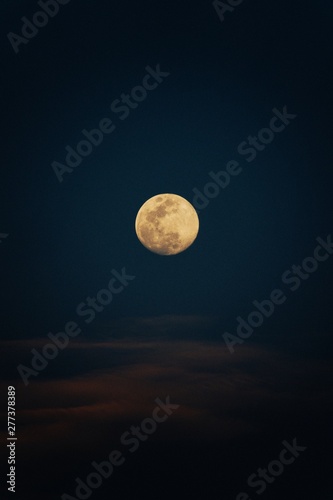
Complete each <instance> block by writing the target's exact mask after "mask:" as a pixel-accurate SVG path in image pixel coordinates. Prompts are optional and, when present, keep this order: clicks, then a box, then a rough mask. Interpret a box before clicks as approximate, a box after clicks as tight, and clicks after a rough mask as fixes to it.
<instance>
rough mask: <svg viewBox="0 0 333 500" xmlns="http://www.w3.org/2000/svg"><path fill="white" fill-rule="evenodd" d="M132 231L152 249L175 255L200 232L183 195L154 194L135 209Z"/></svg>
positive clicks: (187, 245)
mask: <svg viewBox="0 0 333 500" xmlns="http://www.w3.org/2000/svg"><path fill="white" fill-rule="evenodd" d="M135 231H136V234H137V237H138V238H139V240H140V241H141V243H142V244H143V245H144V246H145V247H146V248H148V250H150V251H151V252H154V253H157V254H159V255H175V254H177V253H180V252H183V251H184V250H186V249H187V248H188V247H189V246H190V245H192V243H193V241H194V240H195V239H196V237H197V234H198V231H199V219H198V216H197V213H196V211H195V209H194V208H193V206H192V205H191V203H189V202H188V201H187V200H185V198H182V197H181V196H178V195H177V194H169V193H164V194H157V195H156V196H153V197H152V198H149V200H147V201H146V202H145V203H144V204H143V205H142V207H141V208H140V210H139V211H138V214H137V216H136V219H135Z"/></svg>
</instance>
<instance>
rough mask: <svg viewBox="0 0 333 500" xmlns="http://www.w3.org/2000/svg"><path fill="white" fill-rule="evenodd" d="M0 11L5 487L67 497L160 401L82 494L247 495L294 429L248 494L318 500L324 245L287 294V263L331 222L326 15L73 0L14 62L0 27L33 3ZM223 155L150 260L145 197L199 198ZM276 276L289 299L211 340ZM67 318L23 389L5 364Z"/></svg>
mask: <svg viewBox="0 0 333 500" xmlns="http://www.w3.org/2000/svg"><path fill="white" fill-rule="evenodd" d="M0 9H1V16H0V18H1V20H0V27H1V33H2V54H3V58H2V61H3V64H2V71H1V83H2V85H3V87H2V88H3V91H2V93H1V104H2V121H3V131H2V137H3V147H2V159H3V161H2V171H1V182H0V196H1V197H0V200H1V201H0V203H1V218H0V235H1V234H8V236H7V238H6V239H3V238H1V239H0V253H1V255H0V266H1V291H2V297H1V305H2V308H1V349H2V351H1V352H2V353H3V359H2V363H1V366H0V376H1V378H0V386H1V394H2V397H1V401H5V399H6V387H7V386H8V385H11V384H12V385H15V386H16V389H17V411H18V414H17V426H18V443H19V445H18V449H17V455H18V465H17V467H18V469H19V471H20V472H19V473H18V476H17V491H18V494H17V497H18V498H25V499H28V500H30V499H33V500H42V499H43V500H55V499H60V498H61V494H62V493H65V492H66V493H68V494H71V495H74V491H75V478H76V477H81V478H82V479H83V478H85V477H86V475H87V474H88V473H89V471H90V467H91V465H90V464H91V462H92V461H94V460H96V461H98V460H103V459H104V458H105V457H106V456H107V454H108V453H109V452H110V451H111V450H112V449H116V448H117V445H118V443H119V439H120V436H121V435H122V433H123V432H124V431H125V430H126V429H128V428H129V427H130V426H131V425H136V424H138V423H140V422H141V420H142V419H144V418H146V417H149V416H150V415H151V413H152V411H153V409H154V406H155V403H154V401H155V399H156V398H157V397H159V398H160V399H162V400H164V399H165V398H166V397H167V395H170V398H171V400H172V401H175V402H176V403H177V404H179V405H180V407H179V410H177V411H176V412H175V413H174V414H173V415H172V416H171V417H170V418H169V419H168V420H167V422H166V423H165V424H163V425H162V424H161V426H160V427H158V428H157V430H156V432H155V433H154V434H153V435H152V436H150V437H149V439H148V440H147V442H144V443H142V444H141V446H140V450H138V451H137V452H136V453H133V456H131V454H130V453H129V454H127V455H129V456H128V460H126V465H124V466H122V467H121V468H119V470H117V471H116V472H117V475H116V473H115V474H114V475H113V477H112V478H110V479H109V480H107V481H106V482H105V484H104V485H103V487H101V488H99V489H98V490H96V491H95V492H94V493H93V495H92V498H96V499H101V500H104V499H109V498H113V497H115V496H116V495H118V496H119V495H122V496H123V497H124V498H130V497H137V498H141V497H142V498H147V499H150V498H156V496H157V495H158V496H159V497H160V498H169V497H170V495H171V493H172V494H174V495H175V494H176V495H179V496H182V497H183V498H189V497H193V498H206V497H207V498H211V499H215V498H216V499H218V498H225V499H227V500H229V499H230V500H234V499H236V497H237V494H238V493H239V492H241V491H247V493H249V494H250V493H251V496H250V498H251V500H253V498H256V497H257V496H258V495H256V494H255V493H254V492H253V491H252V492H251V490H250V489H249V488H248V487H246V481H247V478H248V476H249V475H250V474H251V473H254V472H255V471H256V470H257V469H258V467H260V466H263V467H264V466H266V465H267V464H268V463H269V462H270V461H271V460H274V459H276V458H277V457H278V455H279V452H280V451H281V449H282V446H283V445H282V441H283V440H289V441H292V440H293V439H294V438H295V437H297V439H298V440H299V442H300V444H301V445H304V446H307V447H308V449H307V450H306V451H305V452H304V454H302V455H301V457H300V458H299V459H297V461H296V462H295V464H293V465H291V466H290V467H287V468H286V471H285V472H284V473H283V475H281V476H280V477H278V478H277V479H276V481H275V482H274V483H273V484H272V485H268V488H267V491H266V492H265V493H263V494H262V495H260V496H261V497H262V498H269V499H273V500H274V499H281V498H286V499H288V500H289V499H293V500H298V498H299V499H302V500H304V499H311V500H313V499H314V498H316V499H318V500H321V498H323V499H326V498H328V495H329V492H330V488H329V470H330V469H329V467H328V460H329V452H328V449H327V443H328V442H329V440H330V437H331V431H330V426H329V422H330V421H331V417H332V413H331V410H330V404H329V401H330V397H331V395H332V394H331V392H332V389H331V386H332V372H331V371H330V364H331V359H332V357H331V348H332V339H331V334H332V314H331V311H332V309H331V304H332V291H333V290H332V271H333V256H331V258H328V259H327V260H326V261H324V262H320V263H319V266H318V270H317V271H315V272H314V273H313V274H311V276H310V277H309V278H308V279H304V280H303V279H301V280H300V286H299V288H298V289H297V290H296V291H292V290H291V285H290V283H289V284H287V283H283V282H282V276H283V274H284V273H286V272H287V271H288V270H291V269H292V266H293V265H300V264H302V261H303V260H304V259H305V258H307V257H312V256H313V254H314V250H315V248H316V247H317V246H318V242H317V241H316V239H317V238H318V237H320V238H322V239H323V240H326V239H327V237H328V236H329V235H330V234H333V223H332V222H333V221H332V180H333V174H332V167H331V137H332V134H331V132H332V126H331V121H332V120H331V114H332V105H331V102H332V100H331V89H332V79H331V76H330V74H331V68H330V62H331V60H332V46H333V45H332V35H331V25H332V15H333V7H332V6H331V5H327V2H324V1H318V2H316V3H315V4H314V3H312V2H304V1H303V2H301V1H300V0H295V1H293V2H287V1H282V2H274V1H273V0H267V1H265V2H260V1H259V0H251V1H250V0H244V2H243V3H241V4H240V5H239V6H238V7H235V9H234V11H233V12H229V13H228V12H227V13H226V14H225V19H224V21H223V22H221V20H220V19H219V16H218V14H217V12H216V10H215V9H214V7H213V4H212V2H211V1H208V2H207V1H203V0H194V1H191V2H166V1H160V2H153V1H149V0H144V1H143V2H133V1H122V2H118V3H115V2H108V1H106V0H97V1H96V2H94V3H92V2H88V1H85V0H82V1H80V2H75V1H74V0H72V1H70V2H69V3H68V4H66V5H61V6H60V8H59V12H58V13H57V15H55V16H54V17H53V18H52V19H50V20H49V22H48V24H47V25H46V26H45V27H43V28H40V29H39V32H38V34H37V35H36V36H35V37H34V38H31V40H30V41H29V42H28V43H27V44H21V45H20V46H19V52H18V53H17V54H15V52H14V50H13V48H12V46H11V44H10V42H9V40H8V38H7V33H9V32H14V33H16V34H21V28H22V24H23V22H22V21H21V18H22V17H23V16H26V17H27V18H28V19H32V17H33V15H34V13H35V12H36V11H38V10H40V7H38V4H37V2H35V1H30V0H25V1H21V2H19V4H15V5H14V4H13V3H12V2H10V1H9V0H3V2H2V5H1V8H0ZM157 65H160V69H161V71H163V72H166V73H169V76H167V77H165V79H164V80H163V82H162V83H160V84H159V85H158V87H157V88H156V89H154V90H151V91H149V92H148V95H147V97H146V99H145V100H143V101H142V102H140V103H139V105H138V107H137V108H136V109H132V110H131V111H130V113H129V115H128V116H127V117H126V119H124V120H121V118H120V115H119V114H116V113H114V112H113V111H111V109H110V106H111V103H113V102H114V101H115V100H116V99H120V96H121V95H122V94H123V93H125V94H126V93H130V92H131V90H132V89H133V88H134V87H135V86H137V85H141V83H142V81H143V78H144V77H145V75H146V74H147V69H146V68H147V67H148V66H149V67H150V68H156V66H157ZM285 106H286V107H287V110H288V113H291V114H295V115H297V116H296V118H295V119H293V120H291V121H290V124H289V125H288V126H287V127H286V128H285V130H283V131H282V132H280V133H276V134H275V137H274V140H273V141H272V142H271V143H270V144H267V146H266V147H265V149H264V150H262V151H259V152H258V153H257V156H256V158H255V159H254V160H253V161H251V162H248V161H246V158H247V157H246V156H245V155H242V154H240V153H239V151H238V147H239V145H240V144H241V143H242V142H244V141H247V140H248V139H247V138H248V137H249V136H251V135H252V136H256V135H257V134H258V131H260V130H261V129H262V128H265V127H268V126H269V123H270V120H271V119H272V117H273V116H274V113H273V109H275V108H276V109H277V110H280V111H281V112H282V110H283V108H284V107H285ZM103 118H109V119H111V120H112V121H113V123H114V125H115V127H116V128H115V130H114V132H112V133H111V134H109V135H107V134H105V135H104V138H103V142H102V143H101V144H100V145H99V146H96V147H94V148H93V150H92V152H91V154H90V155H89V156H87V157H86V158H84V159H83V160H82V162H81V164H80V165H79V166H77V167H76V168H75V169H74V171H73V172H72V173H68V174H65V175H64V177H63V182H61V183H60V182H59V180H58V179H57V176H56V175H55V172H54V170H53V168H52V166H51V164H52V162H54V161H58V162H61V163H64V160H65V156H66V150H65V148H66V146H68V145H69V146H71V147H73V148H75V147H76V145H77V144H78V142H79V141H81V140H82V139H84V136H83V135H82V132H81V131H82V130H83V129H87V130H91V129H95V128H96V127H97V126H98V124H99V123H100V121H101V120H102V119H103ZM231 160H235V161H237V162H238V163H239V166H240V167H241V169H242V171H241V173H240V174H239V175H238V176H235V177H232V178H231V181H230V184H229V185H228V186H227V187H226V188H225V189H223V190H222V189H221V191H220V193H219V195H218V196H216V197H215V198H213V199H211V200H210V201H209V203H208V204H207V206H206V207H205V208H204V209H202V210H200V211H199V219H200V231H199V235H198V238H197V240H196V241H195V243H194V244H193V245H192V246H191V247H190V248H189V249H188V250H187V251H185V252H184V253H181V254H179V255H176V256H174V257H161V256H158V255H155V254H153V253H151V252H149V251H147V250H146V249H145V248H144V247H143V246H142V245H141V244H140V242H139V241H138V239H137V237H136V235H135V231H134V221H135V217H136V214H137V211H138V209H139V208H140V206H141V205H142V204H143V203H144V202H145V201H146V200H147V199H148V198H150V197H152V196H154V195H156V194H158V193H166V192H171V193H176V194H178V195H181V196H183V197H185V198H186V199H188V200H189V201H190V202H194V192H197V191H196V190H199V191H200V192H203V191H204V188H205V186H206V184H207V183H208V182H210V181H211V178H210V176H209V173H210V172H212V171H213V172H219V171H221V170H225V169H226V165H227V163H228V162H230V161H231ZM122 268H125V269H126V272H127V273H128V274H129V275H131V276H135V279H133V280H132V281H130V282H129V284H128V286H127V287H126V288H125V289H124V290H123V291H122V292H121V293H119V294H118V295H115V296H114V297H113V300H112V302H111V304H109V305H107V306H106V307H105V309H104V310H103V311H101V312H98V313H96V316H95V318H94V319H93V321H91V323H89V324H87V323H86V322H85V321H84V318H83V317H79V316H78V314H77V312H76V310H77V307H78V306H79V304H81V303H82V302H84V301H85V300H86V298H87V297H89V296H90V297H94V296H96V294H97V293H98V291H99V290H101V289H103V288H105V287H106V286H107V284H108V282H109V281H110V279H111V278H112V274H111V273H112V270H117V271H118V272H120V271H121V269H122ZM274 289H281V290H282V291H283V293H284V294H285V296H286V300H285V302H284V303H283V304H282V305H279V306H276V309H275V311H274V313H273V314H272V315H271V317H269V318H267V319H265V321H264V323H263V324H262V326H260V327H259V328H257V329H255V330H254V332H253V334H252V335H251V336H250V337H249V338H248V339H246V340H245V342H244V343H243V344H239V345H236V346H235V352H234V353H233V354H231V353H230V352H229V350H228V348H227V346H226V344H225V341H224V339H223V334H224V333H225V332H229V333H231V334H235V332H236V327H237V319H236V318H237V317H238V316H241V317H242V318H247V316H248V315H249V314H250V313H251V311H253V310H254V306H253V301H255V300H258V301H263V300H265V299H269V297H270V294H271V292H272V290H274ZM69 321H75V322H77V324H78V325H79V326H80V328H81V333H80V334H79V335H78V336H77V337H76V338H75V339H72V340H71V341H70V343H69V345H68V347H67V348H66V349H64V350H63V351H62V352H60V353H59V355H58V356H57V357H56V359H54V360H51V361H50V362H49V365H48V366H47V367H46V368H45V370H43V371H42V372H41V373H40V374H39V375H38V376H37V377H31V378H30V381H29V382H30V383H29V385H28V386H24V384H23V382H22V380H21V378H20V376H19V374H18V370H17V365H19V364H24V365H26V366H28V365H29V363H30V362H31V358H32V354H31V349H37V350H39V351H40V350H41V349H42V347H43V346H44V345H45V343H47V342H49V340H48V337H47V334H48V333H50V332H52V333H53V334H55V333H57V332H60V331H63V329H64V326H65V324H66V323H67V322H69ZM1 426H2V427H1V431H2V432H1V434H2V437H4V438H5V437H6V408H5V406H4V407H3V409H2V413H1ZM3 449H4V447H3V448H2V450H1V452H3ZM5 458H6V457H4V459H5ZM3 463H4V465H5V470H7V464H6V463H5V462H3ZM32 464H33V466H32ZM41 477H42V479H41ZM2 486H3V485H2ZM7 493H8V492H7ZM5 498H7V497H5ZM242 500H243V499H242Z"/></svg>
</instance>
